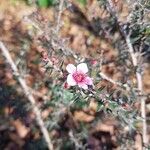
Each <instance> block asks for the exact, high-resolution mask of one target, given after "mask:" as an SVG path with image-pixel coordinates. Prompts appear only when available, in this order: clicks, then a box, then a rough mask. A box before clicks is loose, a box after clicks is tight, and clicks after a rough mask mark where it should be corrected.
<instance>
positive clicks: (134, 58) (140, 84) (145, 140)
mask: <svg viewBox="0 0 150 150" xmlns="http://www.w3.org/2000/svg"><path fill="white" fill-rule="evenodd" d="M107 3H108V9H109V12H110V14H111V15H112V16H113V17H115V20H116V22H117V24H118V27H119V29H120V32H121V34H122V35H123V37H124V39H125V41H126V44H127V46H128V52H129V54H130V56H131V60H132V63H133V66H134V67H135V68H137V67H138V68H139V66H138V61H139V60H138V58H137V55H136V54H135V53H134V48H133V46H132V43H131V39H130V34H128V35H127V34H126V33H125V32H124V29H123V28H122V27H121V26H120V24H119V21H118V15H117V12H116V9H115V6H114V4H113V2H112V0H107ZM136 80H137V87H138V90H139V92H140V94H142V93H143V81H142V74H141V72H139V71H138V70H136ZM141 116H142V118H143V131H142V132H143V143H144V144H147V143H148V138H147V123H146V110H145V98H141Z"/></svg>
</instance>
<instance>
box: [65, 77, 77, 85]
mask: <svg viewBox="0 0 150 150" xmlns="http://www.w3.org/2000/svg"><path fill="white" fill-rule="evenodd" d="M67 83H68V85H70V86H74V85H76V81H75V80H74V78H73V77H72V75H71V74H69V75H68V77H67Z"/></svg>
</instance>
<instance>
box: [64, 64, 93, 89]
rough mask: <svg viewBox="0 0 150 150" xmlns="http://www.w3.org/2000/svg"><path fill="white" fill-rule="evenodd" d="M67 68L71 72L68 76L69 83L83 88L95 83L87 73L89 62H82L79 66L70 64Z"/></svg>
mask: <svg viewBox="0 0 150 150" xmlns="http://www.w3.org/2000/svg"><path fill="white" fill-rule="evenodd" d="M66 70H67V71H68V72H69V75H68V77H67V83H68V85H70V86H75V85H78V86H79V87H81V88H83V89H88V85H93V81H92V79H91V78H90V77H89V76H88V75H87V74H86V73H87V72H88V67H87V64H85V63H81V64H79V65H78V66H77V67H75V66H74V65H73V64H68V65H67V67H66Z"/></svg>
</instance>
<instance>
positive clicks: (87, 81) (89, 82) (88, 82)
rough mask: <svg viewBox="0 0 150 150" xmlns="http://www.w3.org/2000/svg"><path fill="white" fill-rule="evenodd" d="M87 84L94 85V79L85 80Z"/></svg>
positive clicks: (87, 78)
mask: <svg viewBox="0 0 150 150" xmlns="http://www.w3.org/2000/svg"><path fill="white" fill-rule="evenodd" d="M85 83H86V84H87V85H93V80H92V78H90V77H86V78H85Z"/></svg>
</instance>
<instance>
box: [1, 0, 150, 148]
mask: <svg viewBox="0 0 150 150" xmlns="http://www.w3.org/2000/svg"><path fill="white" fill-rule="evenodd" d="M105 3H106V1H102V0H100V1H97V0H70V1H69V0H68V1H65V2H64V3H63V7H62V10H60V3H59V1H56V0H37V1H35V0H0V41H3V42H4V44H5V46H6V47H7V48H8V49H9V52H10V54H11V56H12V58H13V60H14V62H15V64H16V65H17V67H18V68H19V71H20V74H21V76H23V78H24V79H25V80H26V82H27V85H28V86H29V87H30V88H31V92H32V93H33V95H34V97H35V99H36V104H37V106H38V107H39V108H40V109H41V114H42V118H43V120H44V122H45V125H46V127H47V129H48V131H49V134H50V137H51V139H52V141H53V145H54V149H56V150H57V149H58V150H74V149H75V150H76V149H81V150H82V149H88V150H112V149H117V150H124V149H125V150H126V149H127V150H128V149H131V150H132V149H133V150H134V149H137V150H141V149H142V134H141V130H142V123H141V120H140V119H141V118H140V119H139V118H138V116H140V111H139V110H140V102H139V101H138V100H136V99H137V97H136V96H135V93H134V92H132V93H131V91H130V92H129V93H125V92H124V91H123V90H121V89H118V87H117V86H116V85H113V84H112V83H109V82H108V81H106V80H103V79H101V78H100V79H99V77H98V76H97V74H96V73H97V69H99V65H97V64H99V63H100V62H101V59H102V68H101V70H102V72H104V73H105V74H107V75H108V76H109V77H111V78H112V79H113V80H115V81H119V82H121V83H128V84H129V85H130V86H131V87H136V84H137V82H136V77H135V74H134V68H133V67H132V62H131V60H130V57H129V56H128V52H127V46H126V45H125V41H124V39H123V36H122V35H121V34H120V32H119V29H118V25H117V24H116V22H115V19H114V18H113V17H112V16H111V15H110V13H109V12H108V10H107V7H108V6H107V5H106V4H105ZM113 3H114V6H115V7H116V9H117V11H118V19H119V20H118V21H119V23H120V25H121V26H122V28H123V29H125V31H126V32H128V31H129V30H131V31H132V33H131V41H132V45H133V47H134V50H135V53H137V54H139V53H142V59H140V60H141V61H140V62H139V64H141V66H142V68H143V74H142V75H143V88H144V95H146V96H147V101H146V105H147V107H146V113H147V130H148V136H149V133H150V126H149V124H150V99H149V94H150V64H149V63H150V46H149V45H150V44H149V43H150V24H149V22H150V3H149V1H143V3H142V2H141V1H140V0H139V1H138V2H135V1H134V0H133V1H130V2H129V1H124V0H113ZM60 11H61V18H60V19H58V16H59V13H60ZM58 24H59V26H58ZM56 26H57V27H58V30H57V29H56ZM52 42H56V43H55V46H54V45H53V44H52ZM72 55H73V56H74V57H73V56H72ZM48 58H49V59H50V61H51V63H52V64H51V65H52V66H53V67H52V66H49V65H47V63H46V61H45V59H48ZM82 61H85V62H86V63H87V64H88V66H89V70H90V71H91V76H92V77H93V78H94V79H95V80H96V78H97V79H98V81H95V86H96V87H97V89H99V90H100V91H102V92H100V93H99V99H101V100H102V102H103V101H104V103H103V105H101V103H100V105H98V102H96V101H95V99H94V98H91V97H90V101H89V102H88V103H87V101H85V99H86V98H85V95H84V94H85V93H83V97H82V98H81V97H80V98H79V97H78V95H76V94H74V92H72V91H74V89H69V88H68V87H67V85H66V76H67V73H66V70H65V67H66V65H67V64H68V63H73V64H75V63H79V62H82ZM57 68H59V69H60V70H61V71H60V70H59V71H58V70H57ZM55 70H57V71H55ZM60 72H61V73H60ZM136 90H137V89H136V88H135V89H134V90H133V91H136ZM114 91H115V92H114ZM111 93H112V96H111V99H113V100H114V101H113V103H111V102H110V103H109V102H107V100H105V99H107V98H106V95H107V94H111ZM127 95H128V96H127ZM126 97H128V98H126ZM77 99H79V100H77ZM71 101H77V102H75V105H74V104H72V105H71V104H70V102H71ZM114 102H115V103H114ZM130 105H131V106H132V111H131V110H130V109H131V108H130ZM120 107H121V108H120ZM122 107H123V109H125V110H128V111H127V112H125V111H124V110H123V111H122ZM148 146H149V145H147V148H148ZM0 149H1V150H22V149H23V150H46V149H47V146H46V143H45V141H44V139H43V136H42V133H41V132H40V130H39V127H38V125H37V124H36V122H35V115H34V113H33V112H32V109H31V105H30V103H29V102H28V100H27V98H26V96H25V94H24V93H23V91H22V88H21V87H20V85H19V83H18V81H17V79H16V77H14V76H13V71H12V69H11V68H10V66H9V64H7V62H6V61H5V58H4V57H3V55H2V52H1V51H0Z"/></svg>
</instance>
